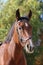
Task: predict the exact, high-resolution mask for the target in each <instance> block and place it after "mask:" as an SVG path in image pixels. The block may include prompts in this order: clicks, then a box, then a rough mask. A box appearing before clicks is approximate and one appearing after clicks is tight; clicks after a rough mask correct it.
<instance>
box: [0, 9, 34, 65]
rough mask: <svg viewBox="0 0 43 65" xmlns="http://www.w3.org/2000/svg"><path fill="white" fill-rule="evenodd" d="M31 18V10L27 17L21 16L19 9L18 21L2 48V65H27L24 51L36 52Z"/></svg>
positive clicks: (17, 11)
mask: <svg viewBox="0 0 43 65" xmlns="http://www.w3.org/2000/svg"><path fill="white" fill-rule="evenodd" d="M31 16H32V11H31V10H30V11H29V13H28V15H27V16H25V17H21V16H20V11H19V9H17V10H16V21H15V23H13V26H12V27H11V30H10V32H9V34H8V36H7V38H6V39H5V41H4V42H3V43H2V45H1V46H0V65H27V62H26V58H25V54H24V52H23V49H24V50H25V51H26V53H33V52H34V44H33V42H32V26H31V25H30V24H29V21H30V19H31Z"/></svg>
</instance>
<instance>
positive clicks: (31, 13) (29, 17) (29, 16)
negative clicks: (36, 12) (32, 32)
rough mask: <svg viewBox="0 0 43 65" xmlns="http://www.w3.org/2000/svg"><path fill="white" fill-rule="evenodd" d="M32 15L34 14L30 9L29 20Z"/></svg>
mask: <svg viewBox="0 0 43 65" xmlns="http://www.w3.org/2000/svg"><path fill="white" fill-rule="evenodd" d="M31 16H32V11H31V10H30V11H29V14H28V18H29V20H30V19H31Z"/></svg>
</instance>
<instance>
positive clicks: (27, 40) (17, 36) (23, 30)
mask: <svg viewBox="0 0 43 65" xmlns="http://www.w3.org/2000/svg"><path fill="white" fill-rule="evenodd" d="M31 16H32V11H31V10H30V11H29V14H28V16H27V17H21V16H20V12H19V9H18V10H17V11H16V22H15V26H14V41H15V43H17V44H18V45H19V44H20V45H21V46H22V47H23V48H24V49H25V50H26V52H27V53H33V52H34V45H33V42H32V26H31V25H30V24H29V21H30V19H31Z"/></svg>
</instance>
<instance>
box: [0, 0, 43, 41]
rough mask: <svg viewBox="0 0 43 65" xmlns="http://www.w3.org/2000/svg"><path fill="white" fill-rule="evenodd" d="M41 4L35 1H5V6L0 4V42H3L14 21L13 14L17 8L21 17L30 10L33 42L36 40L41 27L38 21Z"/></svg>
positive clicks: (41, 24)
mask: <svg viewBox="0 0 43 65" xmlns="http://www.w3.org/2000/svg"><path fill="white" fill-rule="evenodd" d="M42 5H43V4H41V3H40V2H38V1H37V0H19V1H18V0H7V2H6V3H5V4H3V2H2V3H1V2H0V6H1V10H0V40H2V41H3V40H4V39H5V37H6V35H7V33H8V31H9V29H10V27H11V25H12V23H13V22H14V21H15V12H16V10H17V9H18V8H19V9H20V11H21V16H22V15H26V14H28V12H29V10H30V9H31V10H32V13H33V15H32V18H31V21H30V24H31V25H32V27H33V40H34V41H36V40H37V39H38V34H37V30H38V29H40V28H41V27H42V26H43V23H41V22H40V21H41V20H40V18H39V16H40V14H41V12H42V11H41V6H42ZM1 29H2V30H1Z"/></svg>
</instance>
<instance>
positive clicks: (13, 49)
mask: <svg viewBox="0 0 43 65" xmlns="http://www.w3.org/2000/svg"><path fill="white" fill-rule="evenodd" d="M21 50H22V49H21V46H20V45H18V44H17V43H15V42H14V40H13V38H12V40H11V42H10V45H9V54H10V55H11V56H12V57H13V58H17V57H18V55H20V52H21Z"/></svg>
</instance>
